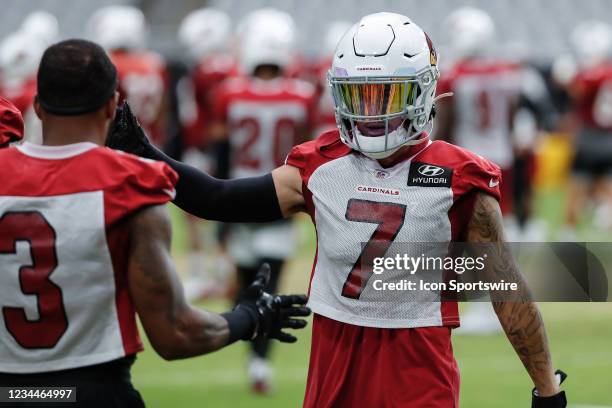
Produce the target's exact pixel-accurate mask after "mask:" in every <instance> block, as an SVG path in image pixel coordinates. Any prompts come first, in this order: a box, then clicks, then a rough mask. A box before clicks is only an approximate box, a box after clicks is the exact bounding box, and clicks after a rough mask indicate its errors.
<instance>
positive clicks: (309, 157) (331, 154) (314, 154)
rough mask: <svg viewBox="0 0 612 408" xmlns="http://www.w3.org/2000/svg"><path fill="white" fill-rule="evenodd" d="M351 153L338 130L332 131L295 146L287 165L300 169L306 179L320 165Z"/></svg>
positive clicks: (286, 161)
mask: <svg viewBox="0 0 612 408" xmlns="http://www.w3.org/2000/svg"><path fill="white" fill-rule="evenodd" d="M349 153H351V148H350V147H348V146H347V145H345V144H344V143H342V140H340V133H339V131H338V130H336V129H334V130H330V131H327V132H325V133H322V134H321V135H320V136H319V137H317V138H316V139H314V140H311V141H309V142H306V143H302V144H299V145H297V146H294V147H293V149H291V152H289V155H288V156H287V159H286V160H285V164H288V165H290V166H293V167H297V168H298V169H300V172H301V173H302V175H303V176H304V177H305V178H308V177H310V174H312V173H313V172H314V170H315V169H316V168H317V167H319V166H320V165H322V164H324V163H327V162H328V161H331V160H334V159H338V158H340V157H343V156H346V155H347V154H349Z"/></svg>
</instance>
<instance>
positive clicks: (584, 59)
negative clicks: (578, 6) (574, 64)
mask: <svg viewBox="0 0 612 408" xmlns="http://www.w3.org/2000/svg"><path fill="white" fill-rule="evenodd" d="M570 39H571V43H572V45H573V48H574V52H575V54H576V56H577V57H578V64H579V65H581V66H592V65H596V64H598V63H600V62H602V61H604V60H606V59H608V58H609V57H610V49H611V48H612V28H611V27H610V25H608V24H607V23H604V22H603V21H596V20H589V21H583V22H582V23H580V24H578V25H577V26H576V28H575V29H574V30H573V31H572V34H571V38H570Z"/></svg>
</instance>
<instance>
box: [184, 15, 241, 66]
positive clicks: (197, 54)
mask: <svg viewBox="0 0 612 408" xmlns="http://www.w3.org/2000/svg"><path fill="white" fill-rule="evenodd" d="M231 25H232V23H231V20H230V17H229V16H228V15H227V14H226V13H224V12H222V11H220V10H216V9H212V8H202V9H199V10H195V11H192V12H191V13H189V14H187V16H185V18H184V19H183V21H182V22H181V25H180V26H179V30H178V38H179V41H180V42H181V44H183V46H184V47H185V49H186V50H187V51H188V52H189V54H190V56H191V58H193V59H194V60H195V61H200V60H201V59H203V58H204V57H206V56H208V55H209V54H211V53H212V52H215V51H225V50H226V49H227V48H228V46H229V39H230V36H231Z"/></svg>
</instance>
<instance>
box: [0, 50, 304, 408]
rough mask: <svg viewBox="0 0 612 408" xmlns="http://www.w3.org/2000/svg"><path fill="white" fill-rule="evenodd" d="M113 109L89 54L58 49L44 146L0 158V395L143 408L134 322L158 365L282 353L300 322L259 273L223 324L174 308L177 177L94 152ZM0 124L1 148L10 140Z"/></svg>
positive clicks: (299, 310)
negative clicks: (253, 348)
mask: <svg viewBox="0 0 612 408" xmlns="http://www.w3.org/2000/svg"><path fill="white" fill-rule="evenodd" d="M118 98H119V95H118V92H117V71H116V69H115V67H114V66H113V64H112V63H111V61H110V59H109V57H108V56H107V55H106V53H105V52H104V50H103V49H102V48H101V47H100V46H98V45H96V44H94V43H91V42H89V41H84V40H68V41H63V42H60V43H57V44H55V45H53V46H51V47H49V48H48V49H47V50H46V51H45V53H44V55H43V57H42V60H41V63H40V68H39V70H38V82H37V97H36V101H35V103H34V108H35V110H36V114H37V115H38V116H39V117H40V118H41V120H42V129H43V145H35V144H33V143H31V142H25V143H23V144H21V145H19V146H15V147H12V146H11V147H8V148H2V149H0V162H2V164H3V166H5V168H4V170H3V171H4V173H3V182H2V183H1V184H0V271H2V273H0V309H1V313H0V386H2V387H11V388H13V389H14V388H17V387H18V388H19V389H21V388H22V387H76V390H72V391H71V393H72V396H73V398H72V400H70V401H60V402H59V404H61V405H59V406H74V407H83V408H97V407H99V408H121V407H144V403H143V402H142V399H141V397H140V395H139V393H138V391H136V390H135V389H134V388H133V386H132V383H131V380H130V368H131V366H132V364H133V363H134V360H135V357H136V354H137V353H138V352H140V351H142V349H143V344H142V341H141V339H140V336H139V334H138V328H137V324H136V313H138V316H139V318H140V321H141V323H142V326H143V328H144V330H145V332H146V334H147V336H148V338H149V340H150V342H151V345H152V346H153V348H154V349H155V351H157V352H158V354H160V355H161V356H162V357H163V358H165V359H168V360H170V359H178V358H188V357H193V356H199V355H202V354H206V353H210V352H213V351H215V350H218V349H220V348H222V347H225V346H227V345H229V344H231V343H233V342H235V341H236V340H239V339H245V340H247V339H248V340H250V339H252V338H254V337H258V336H265V337H271V338H278V339H279V340H281V341H289V342H291V341H294V338H292V337H291V336H290V335H288V334H287V333H283V332H281V329H282V328H283V327H295V328H300V327H304V326H305V324H306V322H305V321H303V320H296V319H292V318H291V317H292V316H297V315H300V314H302V315H304V316H305V315H307V314H308V309H307V308H304V307H302V306H301V305H302V304H303V303H305V302H306V297H305V296H287V297H283V296H271V295H268V294H266V293H265V292H263V287H264V286H265V281H266V276H265V275H266V273H265V272H264V273H262V274H261V275H259V276H258V278H257V279H256V280H255V281H254V283H253V285H251V287H250V288H249V291H248V293H247V294H246V295H245V296H244V297H243V299H242V301H241V302H240V303H239V304H238V305H237V307H236V308H235V309H234V310H233V311H231V312H228V313H224V314H216V313H211V312H207V311H205V310H201V309H198V308H195V307H192V306H191V305H189V304H188V303H187V302H186V300H185V297H184V294H183V288H182V286H181V284H180V281H179V279H178V275H177V273H176V271H175V268H174V265H173V262H172V260H171V258H170V237H171V235H172V231H171V226H170V220H169V217H168V214H167V213H166V209H165V204H166V203H167V202H168V201H170V200H171V199H172V197H173V195H174V184H175V183H176V178H177V176H176V173H175V172H174V171H173V170H172V169H170V168H169V167H168V166H167V165H166V164H164V163H159V162H154V161H151V160H143V159H141V158H139V157H135V156H133V155H129V154H124V153H123V152H117V151H113V150H112V149H108V148H105V147H103V145H104V142H105V140H106V139H107V137H108V130H109V125H110V124H111V123H112V120H113V118H114V116H115V112H116V107H117V101H118ZM2 105H4V106H5V104H4V103H3V104H2ZM4 106H3V108H2V109H3V110H4V109H5V108H4ZM8 108H9V109H10V106H8ZM2 118H5V116H2ZM9 118H10V116H9ZM12 121H13V122H15V119H14V118H13V119H12ZM12 126H13V127H16V129H15V130H14V131H13V132H11V131H10V129H6V128H3V127H0V131H2V133H0V142H2V143H4V139H9V141H10V140H14V139H16V138H17V136H19V135H18V134H17V135H15V134H14V133H15V131H17V133H19V129H17V127H18V123H17V124H15V123H12ZM268 274H269V272H268ZM66 393H68V391H66ZM62 402H66V404H62ZM38 403H39V402H38V401H37V402H36V404H38ZM36 404H34V405H36ZM53 404H55V402H54V403H53ZM9 405H10V406H14V405H13V404H12V403H9ZM17 405H20V406H21V403H19V404H17ZM28 406H30V405H28Z"/></svg>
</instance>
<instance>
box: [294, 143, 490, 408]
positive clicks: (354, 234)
mask: <svg viewBox="0 0 612 408" xmlns="http://www.w3.org/2000/svg"><path fill="white" fill-rule="evenodd" d="M409 154H411V157H409V158H406V159H404V160H403V161H400V162H399V163H397V164H396V165H394V166H393V167H390V168H383V167H381V166H380V164H379V163H378V161H376V160H372V159H370V158H368V157H366V156H364V155H361V154H359V153H357V152H355V151H352V150H351V149H350V148H348V147H347V146H346V145H344V144H343V143H342V142H341V141H340V138H339V134H338V131H330V132H327V133H324V134H323V135H321V136H320V137H319V138H318V139H316V140H314V141H311V142H307V143H304V144H301V145H299V146H296V147H295V148H293V150H292V151H291V153H290V154H289V156H288V157H287V164H288V165H290V166H294V167H297V168H298V169H299V171H300V174H301V176H302V182H303V187H302V191H303V194H304V199H305V201H306V208H307V211H308V213H309V214H310V216H311V218H312V220H313V222H314V224H315V228H316V231H317V254H316V256H315V261H314V265H313V270H312V275H311V281H310V288H309V299H308V305H309V306H310V308H311V309H312V311H313V312H314V313H315V321H314V325H313V340H312V348H311V353H312V354H311V363H310V369H309V376H308V384H307V393H306V397H305V403H304V405H305V406H306V407H344V406H346V407H350V406H355V404H358V405H360V406H377V407H414V408H416V407H424V406H427V407H440V408H442V407H444V408H446V407H453V406H457V401H458V374H457V372H456V365H455V362H454V358H453V356H452V348H451V345H450V328H452V327H456V326H458V325H459V313H458V309H457V304H456V302H450V301H445V302H442V301H440V293H435V292H431V291H426V293H423V292H422V291H421V292H418V293H413V292H398V291H392V292H393V293H390V292H389V291H386V292H385V291H380V289H379V288H380V287H381V286H382V285H384V283H385V282H399V281H400V280H401V279H402V278H405V274H407V273H408V272H406V271H402V270H388V271H386V272H385V273H384V274H382V275H374V270H373V265H372V262H371V259H374V258H377V257H389V258H393V257H394V256H396V255H398V254H400V253H404V252H402V251H405V250H406V248H405V247H401V243H408V242H412V243H434V242H439V243H441V244H442V245H438V246H435V247H437V248H436V249H432V250H431V251H430V252H426V254H427V255H428V256H432V255H434V256H445V255H446V251H447V247H448V245H447V243H449V242H451V241H459V242H461V241H464V240H465V236H466V232H467V231H466V230H467V223H468V222H469V219H470V216H471V212H472V205H473V197H474V194H470V193H471V192H473V191H483V192H485V193H487V194H490V195H492V196H493V197H495V198H496V199H498V200H499V197H500V192H499V183H500V179H501V173H500V170H499V167H497V166H496V165H494V164H492V163H491V162H489V161H487V160H485V159H483V158H481V157H479V156H477V155H475V154H473V153H470V152H468V151H466V150H464V149H462V148H460V147H457V146H454V145H451V144H449V143H446V142H442V141H434V142H430V141H428V140H425V141H424V142H423V143H421V144H419V145H416V146H414V147H412V148H411V150H410V152H409ZM394 243H396V244H399V247H398V245H393V244H394ZM440 250H442V253H438V252H435V251H440ZM432 251H433V252H432ZM414 255H416V256H419V255H421V252H420V249H419V253H418V254H414ZM367 259H370V262H368V261H367ZM425 273H427V274H428V275H427V276H428V277H430V278H431V279H433V280H434V281H443V280H444V279H445V275H444V272H443V271H426V272H425ZM379 281H380V282H382V283H381V284H380V285H379V286H378V287H377V282H379ZM408 349H410V350H408ZM383 371H386V373H383ZM374 374H380V377H373V375H374ZM331 378H334V380H333V382H332V381H331ZM417 378H418V379H419V381H415V380H416V379H417ZM368 379H369V381H373V383H372V386H366V384H367V383H368Z"/></svg>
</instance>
